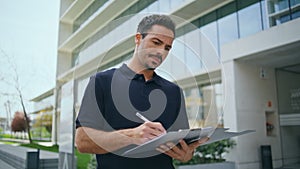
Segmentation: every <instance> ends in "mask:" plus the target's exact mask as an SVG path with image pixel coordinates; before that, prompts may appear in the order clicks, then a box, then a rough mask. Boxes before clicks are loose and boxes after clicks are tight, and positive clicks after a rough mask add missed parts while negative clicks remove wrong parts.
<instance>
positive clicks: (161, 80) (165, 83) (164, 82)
mask: <svg viewBox="0 0 300 169" xmlns="http://www.w3.org/2000/svg"><path fill="white" fill-rule="evenodd" d="M157 76H158V78H159V83H160V84H161V85H163V86H166V87H171V88H172V87H173V88H180V87H179V86H178V85H177V84H176V83H174V82H171V81H169V80H167V79H165V78H163V77H161V76H159V75H157Z"/></svg>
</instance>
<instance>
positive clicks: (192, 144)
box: [189, 137, 209, 149]
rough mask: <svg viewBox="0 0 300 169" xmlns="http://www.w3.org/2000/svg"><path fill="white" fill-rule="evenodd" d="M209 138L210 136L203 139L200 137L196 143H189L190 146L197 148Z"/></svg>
mask: <svg viewBox="0 0 300 169" xmlns="http://www.w3.org/2000/svg"><path fill="white" fill-rule="evenodd" d="M208 140H209V138H208V137H204V138H202V139H200V140H198V141H196V142H194V143H191V144H189V147H191V148H193V149H195V148H197V147H199V146H200V145H201V144H203V143H205V142H206V141H208Z"/></svg>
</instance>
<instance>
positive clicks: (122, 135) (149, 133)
mask: <svg viewBox="0 0 300 169" xmlns="http://www.w3.org/2000/svg"><path fill="white" fill-rule="evenodd" d="M165 132H166V131H165V129H164V128H163V126H162V125H161V124H160V123H158V122H146V123H143V124H141V125H140V126H138V127H136V128H130V129H123V130H116V131H112V132H106V131H102V130H96V129H93V128H89V127H78V128H77V129H76V137H75V142H76V146H77V149H78V151H79V152H81V153H93V154H105V153H108V152H113V151H115V150H118V149H120V148H123V147H126V146H128V145H130V144H136V145H140V144H142V143H144V142H146V141H148V140H151V139H153V138H155V137H157V136H159V135H161V134H163V133H165Z"/></svg>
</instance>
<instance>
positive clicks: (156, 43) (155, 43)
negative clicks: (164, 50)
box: [153, 41, 161, 45]
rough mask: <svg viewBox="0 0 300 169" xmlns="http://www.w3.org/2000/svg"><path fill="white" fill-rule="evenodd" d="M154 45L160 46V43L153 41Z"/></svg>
mask: <svg viewBox="0 0 300 169" xmlns="http://www.w3.org/2000/svg"><path fill="white" fill-rule="evenodd" d="M153 43H154V45H160V44H161V43H160V42H158V41H153Z"/></svg>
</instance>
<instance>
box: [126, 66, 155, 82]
mask: <svg viewBox="0 0 300 169" xmlns="http://www.w3.org/2000/svg"><path fill="white" fill-rule="evenodd" d="M127 66H128V67H129V68H130V69H131V70H132V71H134V72H135V73H137V74H143V75H144V78H145V81H148V80H150V79H152V77H153V74H154V70H150V69H145V68H142V67H139V66H137V64H134V63H133V62H132V61H131V62H129V63H128V64H127Z"/></svg>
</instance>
